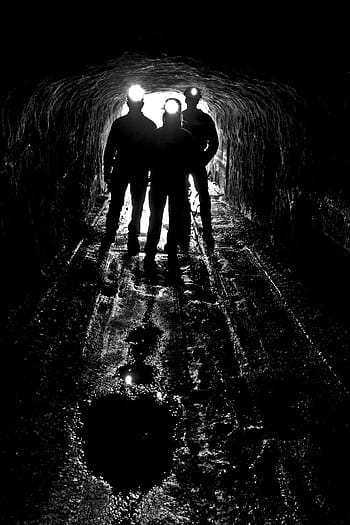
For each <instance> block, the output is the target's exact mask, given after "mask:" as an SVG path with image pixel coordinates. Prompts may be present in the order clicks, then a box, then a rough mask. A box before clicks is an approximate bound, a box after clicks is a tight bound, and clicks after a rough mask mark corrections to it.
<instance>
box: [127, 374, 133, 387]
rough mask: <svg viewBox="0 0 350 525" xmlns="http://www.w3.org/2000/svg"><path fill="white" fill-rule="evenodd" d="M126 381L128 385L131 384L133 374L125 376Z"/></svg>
mask: <svg viewBox="0 0 350 525" xmlns="http://www.w3.org/2000/svg"><path fill="white" fill-rule="evenodd" d="M125 383H126V384H127V385H131V384H132V376H131V375H130V374H129V375H127V376H125Z"/></svg>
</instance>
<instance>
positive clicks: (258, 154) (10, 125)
mask: <svg viewBox="0 0 350 525" xmlns="http://www.w3.org/2000/svg"><path fill="white" fill-rule="evenodd" d="M257 77H258V75H257ZM136 81H137V82H141V83H142V84H143V86H144V87H145V89H146V91H147V92H156V91H168V90H174V91H179V92H181V93H182V92H183V89H184V87H185V86H186V85H188V84H193V83H195V84H198V86H199V87H200V88H201V89H202V90H203V96H204V100H205V101H206V102H207V103H208V105H209V108H210V110H211V112H212V115H213V117H214V119H215V121H216V123H217V127H218V131H219V135H220V149H219V152H218V155H217V156H216V158H215V160H214V162H213V163H212V166H211V171H212V174H213V177H214V179H215V180H216V182H218V183H219V184H220V186H221V187H222V188H223V189H224V190H225V193H226V195H227V196H228V198H230V199H231V201H232V203H233V204H234V205H235V206H238V207H239V208H240V210H241V211H243V213H244V214H246V215H247V216H248V217H249V218H250V219H252V220H253V221H255V222H257V223H258V224H259V225H260V226H261V227H262V228H264V230H265V231H266V232H267V233H268V234H269V235H270V236H271V238H272V239H273V240H275V241H276V242H280V243H282V244H283V243H285V244H286V243H287V244H289V245H291V246H294V245H295V243H297V242H298V241H299V240H300V236H304V237H305V236H307V234H308V231H309V230H312V228H314V226H315V224H316V225H317V227H319V228H322V216H325V214H324V213H323V215H322V213H321V211H322V209H325V207H327V210H330V209H331V208H332V205H330V204H329V203H330V202H331V203H333V202H335V201H334V197H333V196H332V195H330V193H329V192H328V194H327V190H326V189H325V188H321V189H320V184H319V181H318V182H317V184H316V185H315V184H314V182H315V180H317V177H316V176H315V175H317V173H319V172H320V170H321V169H322V156H321V157H320V155H319V154H318V153H317V146H318V144H317V133H315V129H317V125H316V124H315V119H314V118H313V115H312V107H310V103H309V102H307V101H306V100H305V99H304V98H303V97H302V96H300V95H299V94H298V93H297V91H296V89H295V88H293V87H291V86H290V85H288V84H286V83H284V82H278V81H276V80H271V79H264V78H261V76H260V78H255V77H254V76H252V75H248V74H243V73H240V72H237V71H235V70H232V69H231V68H230V67H222V71H220V72H219V71H217V70H216V69H212V68H211V67H208V66H207V65H205V66H204V65H203V64H201V62H199V61H197V62H196V61H194V60H191V59H184V58H183V57H172V58H170V57H168V56H162V57H161V58H159V57H158V58H149V57H147V56H144V55H137V54H132V53H131V54H128V53H126V54H123V55H121V56H119V57H118V58H116V59H113V60H110V61H108V62H105V63H102V64H100V65H98V66H89V67H86V68H85V69H83V70H81V71H79V73H77V74H75V75H70V76H66V77H59V76H58V77H57V75H56V77H52V78H50V77H47V78H43V79H41V80H40V82H39V83H37V85H29V86H28V85H27V86H22V87H18V88H17V87H15V88H14V89H13V90H12V91H10V92H9V93H8V96H7V98H6V99H5V100H4V103H3V106H2V123H3V136H2V144H3V147H2V161H1V202H0V204H1V225H0V235H1V242H2V246H3V247H4V253H5V254H7V255H6V256H7V262H8V268H11V269H14V268H16V264H14V262H15V261H16V260H17V259H18V257H19V256H20V253H23V252H25V253H26V258H27V261H28V263H30V264H27V268H28V272H29V274H32V275H40V274H41V273H43V272H45V271H46V269H47V268H48V266H49V265H50V263H51V262H52V260H53V258H54V257H55V256H56V255H57V254H58V253H60V251H62V250H68V251H69V250H70V249H72V248H73V246H74V243H76V242H77V241H78V240H79V239H80V238H81V237H82V236H83V235H84V234H86V233H87V231H88V221H89V217H90V212H91V211H92V210H93V208H94V206H95V204H96V199H97V197H98V195H99V194H100V193H101V191H103V189H104V188H103V184H102V183H101V160H102V153H103V148H104V143H105V139H106V135H107V133H108V130H109V126H110V124H111V122H112V119H113V116H115V115H116V114H117V113H118V111H119V110H120V109H121V106H122V103H123V102H124V94H125V92H126V89H127V86H128V85H129V84H130V83H133V82H136ZM321 190H322V191H321ZM340 193H341V195H340V194H339V191H338V199H339V202H340V201H341V202H343V201H344V199H343V194H342V192H340ZM339 195H340V196H339ZM329 213H331V212H329ZM324 222H325V223H327V220H325V221H324ZM331 235H332V232H331ZM333 236H334V237H336V232H335V233H334V232H333ZM19 239H20V240H21V243H20V244H19V243H18V240H19ZM337 241H338V242H339V234H338V239H337ZM340 242H341V243H343V245H344V246H346V242H344V239H343V240H342V239H340Z"/></svg>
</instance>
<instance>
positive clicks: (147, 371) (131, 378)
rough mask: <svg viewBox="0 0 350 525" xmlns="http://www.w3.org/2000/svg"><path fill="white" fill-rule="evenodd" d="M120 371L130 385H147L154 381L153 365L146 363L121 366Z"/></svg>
mask: <svg viewBox="0 0 350 525" xmlns="http://www.w3.org/2000/svg"><path fill="white" fill-rule="evenodd" d="M118 372H119V374H120V376H121V377H122V379H124V381H125V383H126V384H128V385H133V384H136V385H139V384H146V385H147V384H149V383H151V382H152V381H153V367H152V366H150V365H145V364H144V363H135V364H132V365H124V366H121V367H120V368H119V369H118Z"/></svg>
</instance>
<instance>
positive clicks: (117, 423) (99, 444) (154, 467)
mask: <svg viewBox="0 0 350 525" xmlns="http://www.w3.org/2000/svg"><path fill="white" fill-rule="evenodd" d="M174 427H175V422H174V416H173V415H172V413H171V412H170V410H169V407H167V406H166V404H161V403H160V402H159V401H157V400H156V398H155V397H154V396H153V395H152V394H145V395H142V396H139V397H138V398H136V399H130V398H127V397H126V396H122V395H120V394H110V395H108V396H105V397H103V398H100V399H97V400H95V401H93V402H92V403H91V404H90V405H89V406H88V407H87V408H86V410H85V412H84V416H83V441H84V452H85V459H86V463H87V466H88V468H89V469H90V470H91V472H92V473H93V474H94V475H95V476H100V477H102V478H103V479H105V480H106V481H107V482H108V483H109V484H110V485H111V486H112V488H113V489H114V491H115V492H116V493H117V492H128V491H130V490H137V489H138V490H149V488H150V487H152V486H153V485H155V484H157V483H159V482H161V481H162V480H163V479H164V478H165V477H166V476H167V474H168V473H169V471H170V469H171V466H172V455H173V449H174V437H173V433H174Z"/></svg>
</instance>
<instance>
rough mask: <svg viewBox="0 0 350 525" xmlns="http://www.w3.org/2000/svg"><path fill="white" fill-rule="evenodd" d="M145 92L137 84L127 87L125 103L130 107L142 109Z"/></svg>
mask: <svg viewBox="0 0 350 525" xmlns="http://www.w3.org/2000/svg"><path fill="white" fill-rule="evenodd" d="M144 96H145V91H144V89H143V88H142V87H141V86H140V85H139V84H134V85H132V86H130V87H129V89H128V94H127V103H128V105H129V107H130V106H134V107H142V106H143V103H144Z"/></svg>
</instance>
